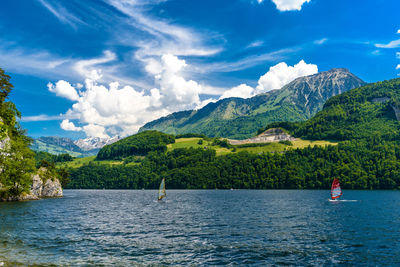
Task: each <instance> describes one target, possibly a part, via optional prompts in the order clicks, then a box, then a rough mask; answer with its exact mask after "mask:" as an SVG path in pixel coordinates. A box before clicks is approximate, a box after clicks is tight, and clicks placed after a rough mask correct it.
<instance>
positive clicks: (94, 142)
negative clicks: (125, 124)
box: [74, 135, 121, 151]
mask: <svg viewBox="0 0 400 267" xmlns="http://www.w3.org/2000/svg"><path fill="white" fill-rule="evenodd" d="M119 139H121V138H120V137H119V136H117V135H116V136H114V137H111V138H100V137H88V138H85V139H79V140H76V141H74V144H75V145H76V146H78V147H79V148H80V149H82V150H83V151H90V150H94V149H101V148H102V147H104V146H106V145H110V144H112V143H115V142H117V141H118V140H119Z"/></svg>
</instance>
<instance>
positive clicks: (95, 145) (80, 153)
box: [31, 136, 120, 157]
mask: <svg viewBox="0 0 400 267" xmlns="http://www.w3.org/2000/svg"><path fill="white" fill-rule="evenodd" d="M119 139H120V138H119V137H118V136H114V137H111V138H99V137H89V138H85V139H79V140H75V141H74V140H72V139H70V138H66V137H58V136H42V137H39V138H37V139H34V141H33V143H32V145H31V148H32V149H33V150H36V151H45V152H49V153H51V154H64V153H67V154H70V155H71V156H74V157H87V156H94V155H96V154H97V152H99V150H100V149H101V148H102V147H103V146H105V145H108V144H112V143H114V142H116V141H118V140H119Z"/></svg>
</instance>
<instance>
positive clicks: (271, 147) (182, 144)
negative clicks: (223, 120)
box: [57, 137, 337, 168]
mask: <svg viewBox="0 0 400 267" xmlns="http://www.w3.org/2000/svg"><path fill="white" fill-rule="evenodd" d="M200 140H203V144H201V145H200V144H198V142H199V141H200ZM211 143H212V141H206V140H204V139H203V138H197V137H193V138H179V139H176V140H175V143H174V144H169V145H168V146H167V148H168V151H171V150H174V149H176V148H189V147H193V148H205V147H207V148H211V149H214V150H215V151H216V152H217V155H218V156H220V155H226V154H229V153H238V152H240V151H248V152H250V153H257V154H261V153H267V152H271V153H273V152H283V151H285V150H288V149H296V148H305V147H307V146H326V145H337V143H333V142H329V141H309V140H301V139H296V140H295V141H292V144H293V145H292V146H289V145H285V144H281V143H277V142H272V143H268V144H266V145H265V146H258V147H236V148H231V149H228V148H225V147H220V146H213V145H211ZM95 159H96V156H90V157H86V158H76V159H74V160H73V161H70V162H63V163H58V164H57V166H59V167H67V168H79V167H81V166H82V165H85V164H88V163H89V162H93V163H94V164H111V165H118V164H123V161H122V160H101V161H97V160H95ZM129 164H132V165H134V164H138V163H133V162H132V163H129Z"/></svg>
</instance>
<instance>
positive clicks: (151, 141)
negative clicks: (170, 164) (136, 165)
mask: <svg viewBox="0 0 400 267" xmlns="http://www.w3.org/2000/svg"><path fill="white" fill-rule="evenodd" d="M174 142H175V137H174V136H173V135H169V134H164V133H161V132H157V131H146V132H141V133H138V134H135V135H132V136H129V137H127V138H124V139H122V140H119V141H118V142H115V143H113V144H111V145H107V146H105V147H103V148H102V149H101V150H100V151H99V153H98V154H97V159H98V160H106V159H123V158H125V157H129V156H134V155H136V156H144V155H146V154H147V153H148V152H150V151H163V152H165V151H167V144H172V143H174Z"/></svg>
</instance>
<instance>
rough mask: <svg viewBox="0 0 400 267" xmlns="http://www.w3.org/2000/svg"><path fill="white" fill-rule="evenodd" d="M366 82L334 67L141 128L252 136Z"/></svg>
mask: <svg viewBox="0 0 400 267" xmlns="http://www.w3.org/2000/svg"><path fill="white" fill-rule="evenodd" d="M364 84H365V82H363V81H362V80H361V79H360V78H358V77H357V76H355V75H354V74H352V73H350V72H349V71H348V70H347V69H343V68H337V69H332V70H329V71H325V72H320V73H317V74H314V75H310V76H305V77H300V78H297V79H295V80H294V81H292V82H291V83H289V84H287V85H285V86H284V87H282V88H281V89H277V90H272V91H269V92H267V93H265V94H260V95H257V96H254V97H252V98H248V99H243V98H227V99H222V100H219V101H218V102H216V103H210V104H208V105H206V106H205V107H203V108H201V109H199V110H188V111H181V112H175V113H172V114H170V115H168V116H166V117H163V118H160V119H157V120H154V121H152V122H149V123H147V124H146V125H144V126H143V127H142V128H141V129H140V130H139V132H140V131H145V130H158V131H162V132H165V133H171V134H182V133H191V132H192V133H202V134H205V135H207V136H222V137H227V138H234V139H243V138H248V137H251V136H254V134H255V133H256V132H257V130H258V129H259V128H261V127H264V126H265V125H267V124H269V123H271V122H276V121H305V120H307V119H309V118H311V117H312V116H313V115H314V114H315V113H316V112H318V111H319V110H321V108H322V106H323V104H324V103H325V101H326V100H327V99H329V98H330V97H332V96H335V95H338V94H340V93H343V92H346V91H348V90H350V89H353V88H356V87H359V86H362V85H364Z"/></svg>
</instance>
